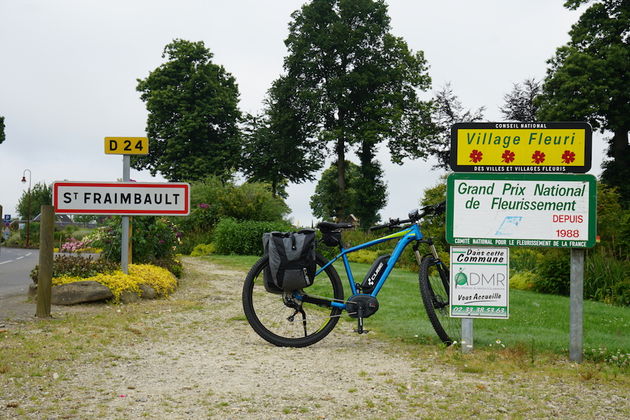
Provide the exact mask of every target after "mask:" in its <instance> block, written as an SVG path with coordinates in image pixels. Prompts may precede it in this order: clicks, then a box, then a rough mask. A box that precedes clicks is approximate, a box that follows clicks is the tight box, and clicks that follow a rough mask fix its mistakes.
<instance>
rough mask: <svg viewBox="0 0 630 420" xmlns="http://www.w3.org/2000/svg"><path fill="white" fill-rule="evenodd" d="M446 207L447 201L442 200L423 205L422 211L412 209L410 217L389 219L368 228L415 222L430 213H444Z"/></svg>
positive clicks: (376, 228)
mask: <svg viewBox="0 0 630 420" xmlns="http://www.w3.org/2000/svg"><path fill="white" fill-rule="evenodd" d="M445 209H446V201H442V202H441V203H438V204H433V205H431V206H425V207H422V208H421V209H420V210H421V211H422V212H420V211H419V210H418V209H414V210H412V211H410V212H409V214H408V217H409V219H405V220H400V219H389V222H388V223H385V224H383V225H376V226H372V227H371V228H369V229H368V230H370V231H372V230H379V229H385V228H393V227H395V226H399V225H403V224H406V223H414V222H417V221H418V220H420V219H422V218H424V217H425V216H428V215H430V214H441V213H444V210H445Z"/></svg>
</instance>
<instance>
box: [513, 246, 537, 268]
mask: <svg viewBox="0 0 630 420" xmlns="http://www.w3.org/2000/svg"><path fill="white" fill-rule="evenodd" d="M543 255H544V253H543V252H542V251H541V250H539V249H534V248H510V271H515V272H520V271H529V272H531V273H534V272H536V269H537V267H538V265H539V264H540V261H542V258H543Z"/></svg>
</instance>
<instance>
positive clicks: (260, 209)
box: [177, 176, 289, 254]
mask: <svg viewBox="0 0 630 420" xmlns="http://www.w3.org/2000/svg"><path fill="white" fill-rule="evenodd" d="M288 213H289V208H288V207H287V205H286V204H285V202H284V200H283V199H282V198H280V197H277V196H276V197H274V196H273V194H272V193H271V191H270V190H269V188H268V185H267V184H262V183H255V182H252V183H249V182H248V183H244V184H242V185H236V184H235V183H234V182H232V181H227V182H222V181H221V180H220V179H219V178H218V177H214V176H210V177H207V178H205V179H204V180H203V181H197V182H193V183H192V184H191V211H190V215H189V216H187V217H179V218H177V224H178V227H179V229H180V230H181V232H182V233H183V235H182V238H181V240H182V243H181V244H180V246H179V250H180V252H181V253H184V254H188V253H190V252H191V251H192V250H193V248H194V247H195V246H196V245H198V244H207V243H210V242H212V232H213V231H214V228H215V226H216V224H217V223H218V222H219V220H220V219H222V218H233V219H237V220H255V221H281V220H282V219H283V218H284V216H286V215H287V214H288Z"/></svg>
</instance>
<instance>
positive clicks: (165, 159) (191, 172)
mask: <svg viewBox="0 0 630 420" xmlns="http://www.w3.org/2000/svg"><path fill="white" fill-rule="evenodd" d="M162 58H167V61H166V62H165V63H163V64H162V65H160V66H159V67H158V68H156V69H155V70H153V71H152V72H151V73H150V74H149V76H147V77H146V78H145V79H143V80H138V86H137V88H136V90H137V91H138V92H140V93H141V95H140V98H141V99H142V101H144V102H145V103H146V106H147V111H148V112H149V117H148V120H147V134H148V137H149V154H148V155H146V156H133V157H132V166H133V167H134V168H136V169H149V170H150V171H151V174H152V175H155V174H156V173H158V172H160V173H161V174H162V175H163V176H164V177H165V178H166V179H168V180H169V181H183V180H198V179H203V178H204V177H206V176H207V175H208V174H216V175H218V176H220V177H222V178H223V179H227V178H228V177H229V176H231V174H232V173H233V172H234V170H235V169H236V168H237V166H238V159H239V156H240V153H239V149H240V145H239V133H238V127H237V122H238V119H239V118H240V112H239V110H238V108H237V106H238V96H239V93H238V88H237V86H236V81H235V79H234V77H233V76H232V75H230V74H229V73H228V72H227V71H226V70H225V69H224V68H223V67H222V66H219V65H217V64H214V63H212V53H211V52H210V51H209V50H208V49H207V48H206V47H205V46H204V43H203V42H190V41H185V40H181V39H175V40H174V41H173V42H171V43H170V44H168V45H167V46H166V47H165V48H164V53H163V54H162Z"/></svg>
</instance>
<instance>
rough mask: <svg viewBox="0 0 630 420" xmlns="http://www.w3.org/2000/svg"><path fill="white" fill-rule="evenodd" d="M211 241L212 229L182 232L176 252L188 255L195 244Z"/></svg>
mask: <svg viewBox="0 0 630 420" xmlns="http://www.w3.org/2000/svg"><path fill="white" fill-rule="evenodd" d="M211 242H212V231H207V232H190V231H189V232H184V233H183V236H182V237H181V238H180V243H179V244H178V245H177V252H178V253H180V254H185V255H189V254H190V253H191V252H192V251H193V249H195V246H197V245H199V244H209V243H211Z"/></svg>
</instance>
